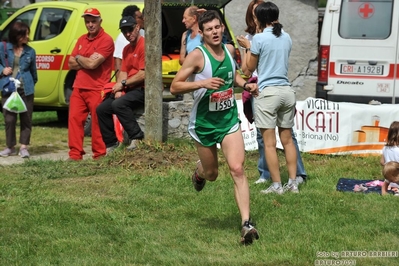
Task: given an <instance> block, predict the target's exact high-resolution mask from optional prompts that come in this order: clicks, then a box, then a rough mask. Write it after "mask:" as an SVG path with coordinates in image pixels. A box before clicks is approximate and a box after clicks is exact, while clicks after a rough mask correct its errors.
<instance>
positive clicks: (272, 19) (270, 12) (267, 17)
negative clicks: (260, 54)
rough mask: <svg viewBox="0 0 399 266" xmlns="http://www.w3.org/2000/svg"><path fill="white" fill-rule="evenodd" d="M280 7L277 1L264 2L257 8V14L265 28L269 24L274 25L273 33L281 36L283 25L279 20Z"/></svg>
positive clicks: (261, 26) (262, 27) (259, 21)
mask: <svg viewBox="0 0 399 266" xmlns="http://www.w3.org/2000/svg"><path fill="white" fill-rule="evenodd" d="M279 13H280V11H279V9H278V7H277V5H276V4H275V3H272V2H264V3H261V4H259V5H258V6H257V7H256V8H255V16H256V19H257V20H258V23H259V24H260V28H261V29H262V30H263V29H264V28H266V26H267V25H268V24H270V25H273V34H274V35H275V36H276V37H280V35H281V29H282V28H283V25H282V24H281V23H280V22H279V21H278V16H279Z"/></svg>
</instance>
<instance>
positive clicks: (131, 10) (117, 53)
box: [114, 5, 145, 77]
mask: <svg viewBox="0 0 399 266" xmlns="http://www.w3.org/2000/svg"><path fill="white" fill-rule="evenodd" d="M127 16H132V17H133V18H134V19H135V20H136V21H137V24H139V25H140V35H141V36H142V37H144V34H145V32H144V15H143V13H142V12H141V11H140V8H139V7H138V6H136V5H128V6H126V7H125V8H124V9H123V11H122V17H127ZM128 44H129V42H128V41H127V40H126V38H125V36H124V35H123V33H122V32H121V33H120V34H119V35H118V37H116V40H115V50H114V70H115V71H119V70H120V68H121V63H122V51H123V48H125V46H126V45H128ZM118 75H119V73H117V74H116V77H118Z"/></svg>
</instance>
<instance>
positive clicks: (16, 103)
mask: <svg viewBox="0 0 399 266" xmlns="http://www.w3.org/2000/svg"><path fill="white" fill-rule="evenodd" d="M3 108H4V109H6V110H8V111H10V112H13V113H17V114H18V113H23V112H26V111H27V110H28V109H27V108H26V105H25V102H24V100H22V98H21V96H20V95H19V93H18V92H16V91H14V92H13V93H11V95H10V97H8V99H7V101H6V102H5V103H4V105H3Z"/></svg>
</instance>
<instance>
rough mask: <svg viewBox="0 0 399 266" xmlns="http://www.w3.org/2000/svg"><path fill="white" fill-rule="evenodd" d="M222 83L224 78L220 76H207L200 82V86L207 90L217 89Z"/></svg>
mask: <svg viewBox="0 0 399 266" xmlns="http://www.w3.org/2000/svg"><path fill="white" fill-rule="evenodd" d="M223 85H224V80H223V79H221V78H216V77H215V78H209V79H205V80H203V82H202V86H201V87H202V88H207V89H208V90H218V89H220V87H222V86H223Z"/></svg>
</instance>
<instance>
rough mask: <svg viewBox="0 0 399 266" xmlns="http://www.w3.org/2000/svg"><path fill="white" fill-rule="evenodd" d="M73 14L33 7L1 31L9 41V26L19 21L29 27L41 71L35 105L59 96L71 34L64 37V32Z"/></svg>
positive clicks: (62, 10)
mask: <svg viewBox="0 0 399 266" xmlns="http://www.w3.org/2000/svg"><path fill="white" fill-rule="evenodd" d="M71 12H72V11H71V10H68V9H64V8H52V7H49V8H47V7H46V8H41V7H39V8H32V9H29V10H26V11H24V12H23V13H21V14H18V15H17V16H16V17H15V18H14V19H13V20H12V22H11V23H9V24H8V25H7V26H6V27H5V28H4V30H3V31H2V32H1V37H2V39H7V36H8V32H9V30H10V27H11V26H12V24H13V22H15V21H17V20H22V21H23V22H25V23H27V24H28V25H29V27H30V36H29V38H30V42H29V46H31V47H32V48H33V49H35V51H36V67H37V71H38V83H37V84H36V86H35V102H36V101H43V100H45V99H46V98H48V97H51V95H52V94H53V93H57V91H56V90H57V84H58V82H59V76H60V73H61V72H60V70H61V69H62V66H63V62H64V60H65V56H66V50H67V48H68V38H69V35H70V34H68V33H66V34H65V31H66V29H67V26H68V20H69V17H70V14H71Z"/></svg>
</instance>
